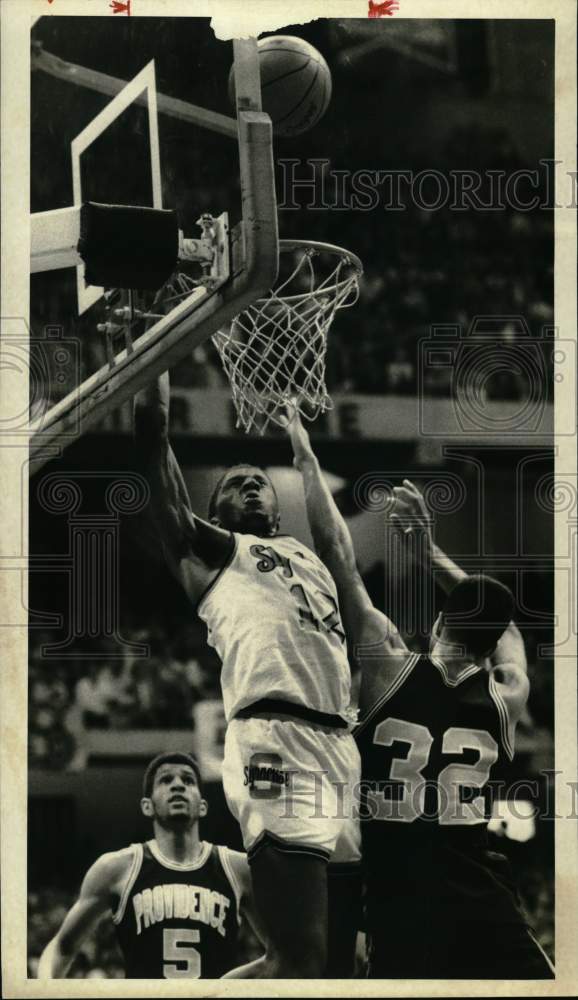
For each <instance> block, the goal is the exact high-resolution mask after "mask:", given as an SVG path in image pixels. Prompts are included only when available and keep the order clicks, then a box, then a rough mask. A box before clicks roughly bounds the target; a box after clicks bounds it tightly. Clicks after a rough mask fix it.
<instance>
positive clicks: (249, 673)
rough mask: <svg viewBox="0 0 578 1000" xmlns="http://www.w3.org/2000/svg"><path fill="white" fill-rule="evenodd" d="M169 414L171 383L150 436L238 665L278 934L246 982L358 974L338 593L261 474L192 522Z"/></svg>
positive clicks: (184, 559)
mask: <svg viewBox="0 0 578 1000" xmlns="http://www.w3.org/2000/svg"><path fill="white" fill-rule="evenodd" d="M168 409H169V383H168V376H167V375H165V376H163V377H162V378H161V379H159V380H158V381H157V382H156V383H154V385H152V386H151V387H150V388H149V389H147V390H146V391H143V392H141V393H140V394H139V395H138V396H137V398H136V401H135V437H136V443H137V449H138V453H139V458H140V463H141V467H142V470H143V472H144V474H145V475H146V477H147V480H148V483H149V486H150V490H151V500H150V504H149V510H150V513H151V516H152V519H153V521H154V524H155V527H156V533H157V537H158V539H159V541H160V544H161V546H162V551H163V555H164V557H165V559H166V561H167V563H168V565H169V567H170V569H171V571H172V573H173V574H174V576H175V577H176V578H177V580H178V581H179V583H180V584H181V585H182V587H183V589H184V590H185V593H186V594H187V596H188V597H189V599H190V601H191V603H192V604H193V606H194V607H195V608H196V610H197V611H198V613H199V615H200V617H201V618H202V619H203V620H204V621H205V622H206V624H207V627H208V634H209V641H210V642H211V644H212V645H213V646H214V647H215V649H216V650H217V652H218V654H219V656H220V658H221V660H222V663H223V672H222V689H223V700H224V705H225V714H226V718H227V722H228V729H227V735H226V740H225V761H224V766H223V784H224V789H225V794H226V797H227V801H228V804H229V807H230V809H231V811H232V812H233V814H234V815H235V816H236V818H237V819H238V821H239V824H240V827H241V831H242V834H243V841H244V845H245V849H246V851H247V855H248V858H249V861H250V864H251V876H252V883H253V894H254V899H255V906H256V909H257V913H258V915H259V918H260V923H261V925H262V926H263V928H264V929H265V930H266V932H267V942H266V943H267V953H266V956H265V958H264V959H262V960H259V961H258V962H257V963H255V964H254V965H253V966H252V967H247V968H246V969H244V970H238V973H237V975H238V977H248V978H252V977H254V978H299V977H304V978H308V977H311V978H318V977H322V976H325V975H331V976H342V975H346V974H348V973H351V964H352V954H353V948H352V945H353V937H352V931H351V928H352V924H351V923H350V922H349V923H348V922H347V921H346V919H345V913H346V912H347V913H349V914H352V913H353V910H354V905H355V901H356V891H357V885H358V880H359V875H358V863H359V858H360V848H359V827H358V823H357V821H356V819H355V810H354V809H353V807H352V803H351V802H350V801H349V799H350V796H351V795H352V794H353V793H354V791H355V789H356V786H357V784H358V781H359V754H358V751H357V748H356V746H355V742H354V740H353V738H352V736H351V733H350V727H351V722H352V721H353V720H352V713H351V709H350V698H351V695H350V683H351V675H350V667H349V661H348V655H347V646H346V642H345V634H344V630H343V627H342V625H341V620H340V616H339V607H338V601H337V592H336V588H335V585H334V583H333V580H332V578H331V575H330V574H329V572H328V571H327V569H326V568H325V566H324V565H323V563H322V562H321V561H320V560H319V559H318V558H317V556H316V555H315V554H314V553H313V552H311V551H310V550H309V549H307V547H306V546H304V545H302V544H301V543H300V542H298V541H296V540H295V539H294V538H289V537H288V536H284V535H279V534H278V529H279V509H278V503H277V496H276V494H275V490H274V488H273V485H272V483H271V481H270V480H269V478H268V476H267V475H266V474H265V473H264V472H263V471H262V470H261V469H258V468H256V467H255V466H252V465H238V466H234V467H233V468H231V469H229V470H228V471H227V472H226V473H225V474H224V476H223V477H222V478H221V480H220V482H219V483H218V484H217V487H216V489H215V492H214V494H213V497H212V498H211V503H210V509H209V520H203V519H201V518H199V517H198V516H197V515H195V514H193V512H192V511H191V509H190V504H189V499H188V495H187V491H186V487H185V484H184V481H183V478H182V474H181V472H180V470H179V467H178V464H177V461H176V459H175V456H174V453H173V451H172V449H171V447H170V444H169V441H168ZM329 861H331V862H332V864H331V865H329V870H330V871H331V872H332V873H334V874H332V875H331V877H328V862H329ZM329 895H331V899H330V900H329ZM328 900H329V901H328Z"/></svg>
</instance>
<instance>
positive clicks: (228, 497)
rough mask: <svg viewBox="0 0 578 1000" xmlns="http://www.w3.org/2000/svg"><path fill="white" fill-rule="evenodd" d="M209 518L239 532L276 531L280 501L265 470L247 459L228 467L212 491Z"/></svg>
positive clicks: (253, 533) (267, 533)
mask: <svg viewBox="0 0 578 1000" xmlns="http://www.w3.org/2000/svg"><path fill="white" fill-rule="evenodd" d="M209 520H210V521H211V522H212V523H213V524H218V525H220V527H222V528H227V529H228V530H229V531H239V532H241V534H250V535H261V536H262V537H264V538H269V537H271V536H272V535H276V534H277V531H278V528H279V502H278V500H277V494H276V492H275V488H274V486H273V483H272V482H271V480H270V479H269V476H268V475H267V473H266V472H264V470H263V469H261V468H259V466H258V465H250V464H248V463H243V464H240V465H233V466H231V468H230V469H227V471H226V472H225V473H224V474H223V475H222V476H221V478H220V479H219V481H218V483H217V485H216V486H215V488H214V490H213V492H212V494H211V498H210V500H209Z"/></svg>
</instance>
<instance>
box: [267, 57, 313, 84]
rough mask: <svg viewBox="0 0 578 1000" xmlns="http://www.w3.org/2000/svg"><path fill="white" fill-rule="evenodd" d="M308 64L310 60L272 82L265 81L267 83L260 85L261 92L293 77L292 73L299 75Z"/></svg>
mask: <svg viewBox="0 0 578 1000" xmlns="http://www.w3.org/2000/svg"><path fill="white" fill-rule="evenodd" d="M310 62H311V60H310V59H308V60H307V62H304V63H303V65H302V66H298V67H297V69H290V70H288V71H287V73H284V74H283V76H276V77H275V79H274V80H267V83H263V84H261V90H265V88H266V87H270V86H271V85H272V84H273V83H280V81H281V80H286V79H287V77H288V76H293V74H294V73H300V72H301V70H302V69H305V67H306V66H308V65H309V63H310Z"/></svg>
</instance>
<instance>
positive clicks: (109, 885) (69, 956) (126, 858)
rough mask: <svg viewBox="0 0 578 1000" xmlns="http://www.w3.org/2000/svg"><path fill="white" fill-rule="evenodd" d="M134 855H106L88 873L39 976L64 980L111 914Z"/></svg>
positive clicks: (43, 957) (49, 947) (43, 959)
mask: <svg viewBox="0 0 578 1000" xmlns="http://www.w3.org/2000/svg"><path fill="white" fill-rule="evenodd" d="M130 861H131V856H130V855H129V853H128V852H127V851H117V852H115V853H111V854H103V855H102V856H101V857H100V858H98V859H97V860H96V861H95V862H94V864H93V865H92V867H91V868H89V870H88V872H87V873H86V875H85V877H84V880H83V883H82V886H81V888H80V894H79V897H78V899H77V901H76V902H75V904H74V906H73V907H72V908H71V909H70V910H69V911H68V913H67V914H66V917H65V918H64V921H63V923H62V926H61V928H60V930H59V931H58V933H57V934H56V935H55V937H53V938H52V940H51V941H50V942H49V943H48V944H47V946H46V948H45V949H44V951H43V952H42V955H41V956H40V961H39V963H38V973H37V977H38V979H64V978H65V977H66V974H67V972H68V970H69V969H70V966H71V965H72V963H73V961H74V959H75V958H76V955H77V954H78V952H79V950H80V948H81V946H82V944H83V942H84V941H85V940H86V938H87V937H88V935H89V934H90V933H91V931H92V930H94V928H95V927H96V925H97V924H98V923H99V921H100V919H101V918H102V917H103V916H104V915H105V914H109V915H110V914H111V913H112V910H113V907H114V905H115V901H116V899H117V898H118V897H117V896H116V895H115V889H116V888H117V887H119V886H120V885H121V884H122V882H123V879H124V878H125V877H126V872H127V868H128V866H129V865H130Z"/></svg>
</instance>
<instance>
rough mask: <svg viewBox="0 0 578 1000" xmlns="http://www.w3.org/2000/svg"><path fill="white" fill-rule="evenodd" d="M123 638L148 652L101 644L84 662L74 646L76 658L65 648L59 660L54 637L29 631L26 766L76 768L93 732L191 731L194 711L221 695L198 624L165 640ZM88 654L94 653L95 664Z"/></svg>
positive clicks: (143, 634)
mask: <svg viewBox="0 0 578 1000" xmlns="http://www.w3.org/2000/svg"><path fill="white" fill-rule="evenodd" d="M124 638H125V640H126V642H131V643H133V644H143V645H144V646H145V647H146V648H148V654H147V655H145V656H136V655H135V654H134V652H132V651H131V650H130V648H128V647H127V646H125V645H122V646H121V645H119V644H116V643H115V642H113V641H111V640H101V641H100V642H96V643H95V642H92V643H91V655H92V657H93V658H92V659H83V655H82V654H83V647H82V644H81V643H79V646H78V650H77V656H76V657H75V656H74V651H72V653H71V650H70V649H68V650H67V654H68V655H67V659H66V660H61V659H59V658H58V652H57V651H56V653H55V652H54V650H52V651H50V649H49V647H51V646H54V645H55V643H56V639H55V637H54V636H53V635H51V634H50V633H49V632H45V631H40V632H36V633H35V632H34V631H32V632H31V634H30V666H29V705H30V716H29V757H30V765H31V766H32V767H41V768H50V769H56V770H59V769H62V768H65V769H68V770H80V769H82V768H83V767H85V766H86V764H87V752H86V747H87V737H88V735H89V733H90V731H94V730H130V729H168V730H171V729H187V730H192V729H193V728H194V706H195V705H196V704H198V703H199V702H202V701H205V700H207V699H214V698H219V697H220V686H219V663H218V660H217V658H216V656H215V654H214V653H213V652H212V650H211V649H210V648H209V647H208V646H207V645H206V641H205V640H204V635H203V629H202V626H201V624H200V622H199V623H198V624H196V623H193V624H191V625H188V626H186V627H184V628H183V629H182V630H181V631H180V632H179V634H178V635H173V636H172V637H171V638H169V636H168V635H167V634H166V632H163V631H162V628H161V626H160V625H156V626H151V627H146V628H139V629H134V630H133V631H132V632H131V631H129V632H128V633H127V635H126V636H125V637H124ZM47 647H48V650H47ZM43 649H44V652H43ZM95 650H100V656H99V658H98V659H96V660H95V659H94V655H95ZM47 652H48V655H47ZM48 657H50V658H48Z"/></svg>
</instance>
